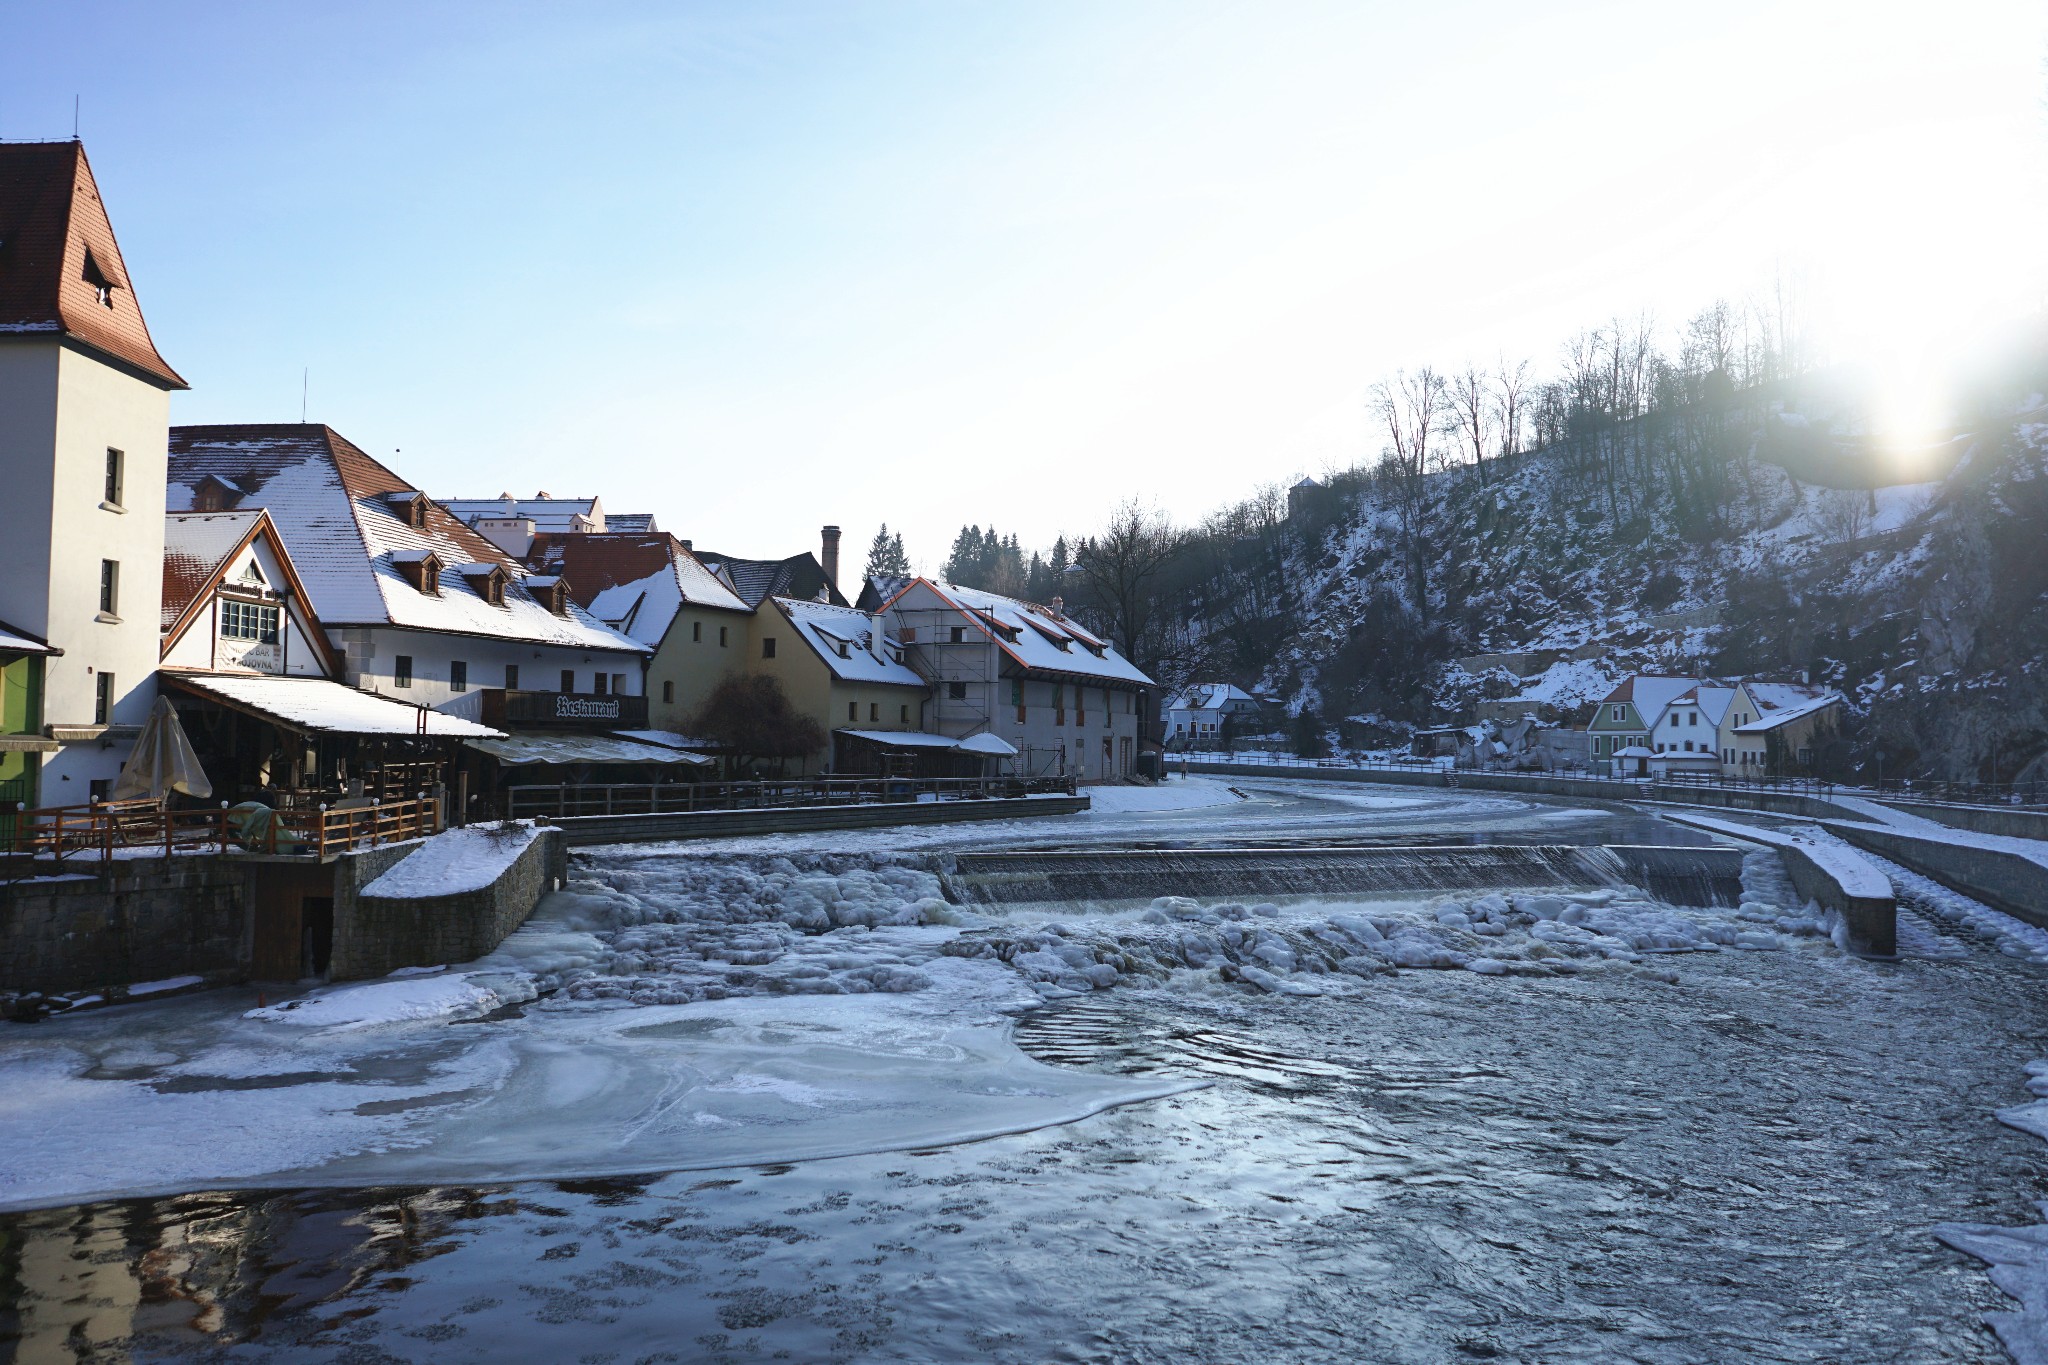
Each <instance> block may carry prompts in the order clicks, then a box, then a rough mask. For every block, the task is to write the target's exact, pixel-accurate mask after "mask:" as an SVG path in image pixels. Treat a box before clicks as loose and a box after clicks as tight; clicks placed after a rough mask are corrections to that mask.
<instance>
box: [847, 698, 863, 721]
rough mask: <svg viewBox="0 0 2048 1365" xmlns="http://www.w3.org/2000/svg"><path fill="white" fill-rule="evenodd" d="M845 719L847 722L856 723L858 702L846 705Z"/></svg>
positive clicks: (858, 717) (858, 709) (858, 713)
mask: <svg viewBox="0 0 2048 1365" xmlns="http://www.w3.org/2000/svg"><path fill="white" fill-rule="evenodd" d="M846 718H847V719H848V720H853V721H857V720H859V719H860V703H859V702H857V701H850V702H848V703H846Z"/></svg>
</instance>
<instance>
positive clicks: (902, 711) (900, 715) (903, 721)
mask: <svg viewBox="0 0 2048 1365" xmlns="http://www.w3.org/2000/svg"><path fill="white" fill-rule="evenodd" d="M896 723H897V724H898V725H908V724H910V703H909V702H905V703H903V705H901V706H899V707H897V708H896Z"/></svg>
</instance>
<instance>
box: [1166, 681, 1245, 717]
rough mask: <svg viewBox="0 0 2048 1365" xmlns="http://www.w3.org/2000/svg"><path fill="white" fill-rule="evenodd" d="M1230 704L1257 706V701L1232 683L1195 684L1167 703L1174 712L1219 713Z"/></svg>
mask: <svg viewBox="0 0 2048 1365" xmlns="http://www.w3.org/2000/svg"><path fill="white" fill-rule="evenodd" d="M1232 702H1250V703H1251V704H1252V705H1253V706H1257V705H1258V704H1259V699H1258V698H1257V697H1254V696H1253V695H1252V694H1251V693H1249V692H1247V691H1245V690H1244V689H1243V688H1241V687H1238V686H1237V685H1235V684H1234V683H1195V684H1193V685H1192V686H1190V687H1189V688H1188V689H1187V691H1185V692H1183V693H1181V694H1180V695H1179V696H1177V697H1175V698H1174V699H1173V700H1172V701H1170V702H1168V703H1167V708H1168V709H1169V710H1174V711H1221V710H1222V709H1223V708H1224V707H1225V706H1227V705H1229V704H1230V703H1232Z"/></svg>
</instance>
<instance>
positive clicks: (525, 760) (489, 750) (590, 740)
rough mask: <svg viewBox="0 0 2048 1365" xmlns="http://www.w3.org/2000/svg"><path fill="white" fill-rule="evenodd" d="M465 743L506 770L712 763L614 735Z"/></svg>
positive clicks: (551, 734) (527, 734)
mask: <svg viewBox="0 0 2048 1365" xmlns="http://www.w3.org/2000/svg"><path fill="white" fill-rule="evenodd" d="M465 742H466V743H467V745H468V747H470V748H472V749H475V750H476V751H477V752H478V753H484V754H489V755H490V756H491V757H492V758H495V759H497V760H498V762H499V763H500V764H501V765H503V766H504V767H507V768H518V767H525V766H528V765H530V764H535V763H560V764H574V763H683V764H689V765H692V766H696V767H701V766H703V765H704V764H707V763H709V762H711V760H710V759H708V758H706V757H704V755H702V754H693V753H691V752H690V751H689V750H687V749H675V748H671V747H669V746H668V745H666V744H641V743H639V742H637V741H635V740H630V739H620V738H618V737H617V736H614V735H591V734H577V733H575V732H573V731H548V732H545V733H534V732H531V731H523V732H521V733H518V734H511V735H506V736H504V737H503V738H501V739H472V740H468V741H465Z"/></svg>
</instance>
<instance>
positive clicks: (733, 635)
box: [647, 606, 754, 734]
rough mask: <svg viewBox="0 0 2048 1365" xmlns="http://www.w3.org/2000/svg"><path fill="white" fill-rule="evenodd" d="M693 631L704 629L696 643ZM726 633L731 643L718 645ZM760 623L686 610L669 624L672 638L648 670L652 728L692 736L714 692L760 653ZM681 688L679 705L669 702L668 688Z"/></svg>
mask: <svg viewBox="0 0 2048 1365" xmlns="http://www.w3.org/2000/svg"><path fill="white" fill-rule="evenodd" d="M693 626H701V627H703V632H702V638H701V639H699V638H696V634H697V633H696V632H695V631H694V630H693V629H692V627H693ZM720 626H723V627H725V629H726V639H727V643H726V645H725V647H724V648H722V649H721V648H720V647H719V644H718V628H719V627H720ZM753 630H754V618H753V617H751V616H742V615H740V614H739V613H737V612H731V611H712V610H710V609H708V608H702V607H691V606H685V607H683V608H682V609H681V610H680V611H678V612H677V613H676V618H675V620H674V621H672V622H671V623H670V624H669V628H668V634H666V635H664V636H663V637H662V640H661V646H660V648H659V649H657V650H656V651H655V654H654V660H653V662H652V663H651V664H650V665H649V666H648V670H647V715H648V723H649V725H650V727H651V728H653V729H656V730H673V731H676V732H678V733H681V734H687V733H689V723H690V721H691V720H692V719H693V718H694V717H695V716H696V714H697V712H698V710H699V709H701V708H702V707H703V705H704V702H705V701H706V699H708V698H709V697H710V696H711V692H712V689H713V688H715V687H717V686H718V684H719V681H720V680H721V679H722V678H724V677H725V675H726V674H728V673H733V672H741V671H744V670H745V668H746V665H747V662H748V659H749V657H750V654H751V652H753V651H754V644H753ZM665 682H672V683H674V684H675V699H674V700H673V701H664V700H662V697H663V688H662V684H663V683H665Z"/></svg>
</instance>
